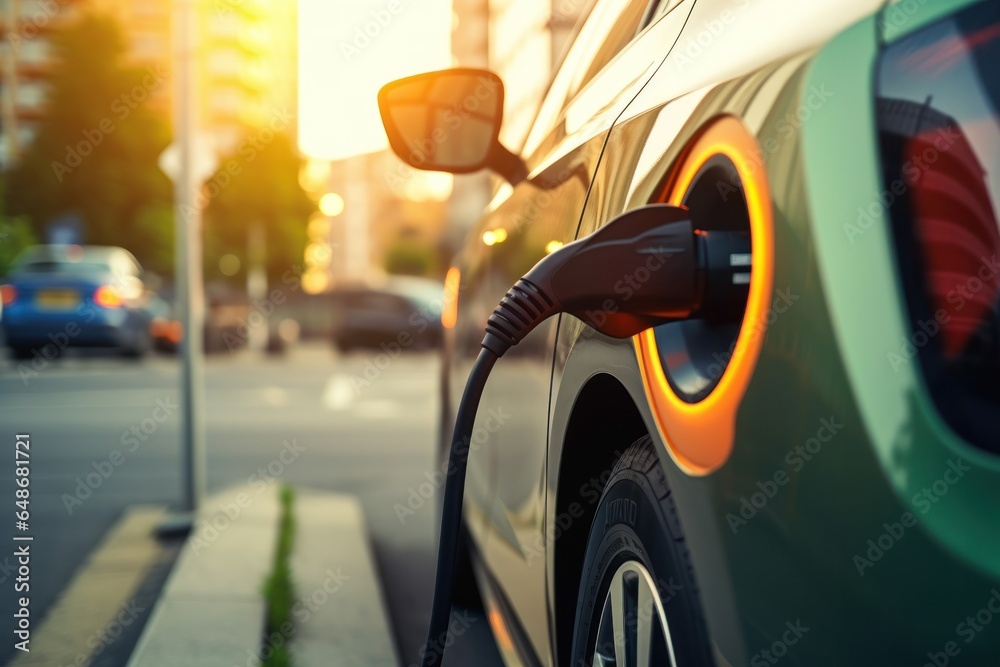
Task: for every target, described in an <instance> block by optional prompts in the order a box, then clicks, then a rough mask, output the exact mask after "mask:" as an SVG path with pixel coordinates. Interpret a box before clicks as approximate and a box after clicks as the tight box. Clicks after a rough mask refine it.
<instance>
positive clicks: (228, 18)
mask: <svg viewBox="0 0 1000 667" xmlns="http://www.w3.org/2000/svg"><path fill="white" fill-rule="evenodd" d="M132 1H134V2H135V1H140V0H132ZM200 9H201V12H200V22H199V23H200V25H199V30H200V31H201V35H200V38H199V40H198V43H199V53H198V57H199V60H200V63H199V67H198V69H199V72H200V73H201V77H202V80H201V93H202V94H201V107H202V109H201V117H202V121H201V123H202V127H203V129H204V130H205V131H207V132H209V133H210V134H212V135H213V138H214V139H215V142H216V147H217V148H218V149H219V150H220V151H228V150H232V149H233V148H234V147H235V146H236V144H237V143H238V141H239V140H240V139H241V138H242V137H243V136H244V135H245V134H246V133H247V132H252V131H253V130H254V129H256V128H263V127H266V126H268V125H269V124H271V121H272V120H274V119H282V120H281V123H282V125H284V120H283V119H284V118H285V117H286V115H290V116H291V118H292V120H293V122H292V125H291V126H290V127H284V126H283V127H282V129H283V130H285V131H288V132H290V133H291V134H292V136H294V131H295V127H294V118H295V117H296V116H297V113H296V102H297V86H298V84H297V72H298V65H297V61H298V56H297V44H296V31H297V20H298V19H297V3H296V2H295V1H294V0H202V1H201V3H200Z"/></svg>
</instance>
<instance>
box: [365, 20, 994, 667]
mask: <svg viewBox="0 0 1000 667" xmlns="http://www.w3.org/2000/svg"><path fill="white" fill-rule="evenodd" d="M998 61H1000V3H996V2H982V1H981V2H970V1H967V0H962V1H960V0H955V1H948V0H919V1H917V2H908V1H907V2H883V0H843V1H839V2H793V1H791V0H762V1H759V2H758V1H755V2H747V1H746V0H656V1H652V2H650V1H648V0H599V1H598V2H597V3H596V5H595V6H594V7H593V9H592V10H591V11H590V13H589V17H588V18H587V19H586V21H585V22H584V23H583V24H582V27H581V28H580V29H579V32H578V35H577V37H576V38H575V40H574V41H573V42H572V45H571V47H570V48H569V50H568V52H567V55H566V56H565V59H564V61H563V62H562V64H561V66H560V67H559V68H558V70H557V72H556V73H555V76H554V78H553V79H552V82H551V84H550V86H549V88H548V89H547V92H546V93H545V95H544V98H543V100H542V102H541V106H540V108H539V110H538V112H537V114H536V115H535V116H534V119H533V120H530V119H524V118H518V119H517V121H518V122H517V123H516V124H515V125H516V126H518V127H523V126H529V127H530V129H529V130H528V132H527V137H526V139H524V140H523V141H520V142H518V143H519V145H518V146H515V147H513V150H512V149H511V148H508V147H505V146H502V145H501V144H500V143H499V142H498V140H497V137H498V135H499V132H500V115H501V111H502V109H503V108H504V104H503V88H502V85H501V84H500V82H499V81H498V79H497V77H496V76H495V75H493V74H491V73H489V72H485V71H477V70H469V69H459V70H446V71H442V72H437V73H428V74H425V75H418V76H417V77H413V78H411V79H404V80H401V81H398V82H394V83H393V84H390V86H387V87H386V88H384V89H383V93H384V99H383V96H382V94H380V104H381V105H382V107H381V112H382V117H383V121H384V122H385V124H386V128H387V130H388V134H389V139H390V144H391V145H392V147H393V149H394V151H395V152H396V153H397V155H399V156H400V158H401V159H403V160H404V161H405V162H407V163H408V164H410V165H411V166H413V167H417V168H426V169H437V170H441V171H449V172H452V173H456V174H457V173H468V172H472V171H476V170H478V169H481V168H488V169H491V170H492V171H494V172H495V173H497V174H498V175H501V176H503V177H504V178H505V179H506V181H507V182H506V183H502V184H500V185H499V187H498V188H497V190H496V192H495V197H494V198H493V200H492V202H491V203H490V205H489V207H488V209H487V211H486V212H485V214H484V215H483V217H482V219H481V220H480V221H479V223H478V224H477V225H476V226H475V227H474V228H473V231H472V233H471V234H470V235H469V237H468V241H467V243H466V244H465V245H464V247H463V248H462V250H461V252H460V253H459V255H458V256H457V258H456V260H455V264H454V268H453V271H454V272H455V275H456V276H459V275H460V285H461V290H460V291H459V290H454V291H453V292H454V293H455V294H460V297H459V298H458V299H457V301H449V303H447V304H446V305H445V312H446V318H445V319H446V321H450V322H453V323H454V328H450V327H449V328H447V329H446V333H445V339H444V347H445V355H444V359H445V364H446V372H445V383H444V386H443V390H442V396H443V402H444V403H445V406H446V410H448V411H451V413H452V414H453V411H454V409H455V407H456V406H457V405H458V402H459V400H460V397H461V392H462V388H463V387H464V385H465V379H466V377H467V376H468V374H469V371H470V368H471V366H472V363H473V360H474V359H475V358H476V356H477V354H478V353H479V351H480V341H481V340H482V337H483V326H484V324H485V322H486V318H487V316H488V315H489V313H490V312H491V311H492V310H493V308H494V307H495V306H496V304H497V303H498V302H499V301H500V299H501V298H502V297H503V296H504V293H505V292H506V291H507V290H508V289H509V288H510V286H511V285H513V284H514V282H515V281H516V280H518V278H520V277H521V276H522V275H523V274H524V272H525V271H526V270H527V269H528V268H529V267H531V266H532V265H533V264H534V263H535V262H536V261H538V260H539V259H541V258H542V257H544V256H545V254H546V252H550V251H552V250H553V249H555V248H558V247H560V246H561V245H562V244H565V243H569V242H571V241H573V240H574V239H575V238H579V237H581V236H585V235H588V234H590V233H591V232H593V231H594V230H596V229H598V228H600V227H601V226H602V225H604V224H605V223H608V222H610V221H611V220H613V219H615V218H616V217H617V216H618V215H620V214H621V213H623V212H625V211H628V210H632V209H635V208H639V207H642V206H645V205H647V204H650V203H656V202H659V203H663V202H665V203H671V204H675V205H682V206H685V207H687V208H688V210H689V212H690V216H691V220H692V222H693V224H694V226H695V228H696V229H699V230H713V229H722V230H749V232H750V235H751V239H752V245H753V259H752V262H753V265H752V272H751V276H750V278H749V289H748V297H747V304H746V308H745V311H744V313H743V316H742V320H741V321H731V322H716V321H709V320H689V321H683V322H676V323H672V324H666V325H663V326H659V327H656V328H653V329H649V330H647V331H646V332H644V333H642V334H640V335H638V336H636V337H635V338H634V339H629V340H616V339H611V338H607V337H604V336H602V335H600V334H598V333H597V332H596V331H595V330H593V329H591V328H589V327H587V326H586V325H584V324H583V323H582V322H580V321H579V320H576V319H574V318H572V317H562V318H553V320H551V321H548V322H547V323H545V324H544V325H542V326H539V327H538V328H537V329H535V330H534V331H533V332H532V333H531V334H530V335H529V336H528V338H527V339H525V341H524V343H522V344H520V345H518V346H517V347H515V348H513V349H511V350H510V352H508V353H507V355H506V356H505V357H504V358H503V359H501V360H500V361H499V363H498V364H497V366H496V369H495V370H494V371H493V373H492V375H491V377H490V379H489V383H488V384H487V386H486V390H485V393H484V394H483V398H482V403H481V406H482V407H481V408H480V412H479V418H478V421H477V428H476V431H475V433H476V438H475V439H474V443H475V446H472V447H470V448H469V451H470V454H469V470H468V478H467V482H466V487H467V491H466V505H465V513H464V526H465V530H466V531H467V535H466V538H467V539H466V541H465V546H464V549H465V551H466V552H467V555H468V556H469V558H470V560H471V563H472V565H473V567H472V572H473V573H474V579H473V580H469V581H464V582H462V583H461V584H459V585H458V590H464V589H466V588H468V587H471V586H478V589H479V591H480V593H481V594H482V599H483V603H484V605H485V607H486V609H487V612H488V613H487V614H486V616H487V618H488V619H489V623H490V625H491V627H492V629H493V633H494V636H495V637H496V640H497V645H498V647H499V648H500V651H501V653H502V654H503V657H504V659H505V662H506V663H507V664H509V665H536V664H544V665H572V666H573V667H577V666H579V665H588V666H589V665H618V666H621V665H630V666H638V667H643V666H645V665H669V666H680V667H691V666H701V665H713V664H714V665H719V666H720V667H722V666H724V665H735V666H739V667H743V666H745V665H751V666H752V667H758V666H760V665H774V664H781V665H809V666H816V665H852V666H855V667H857V666H861V665H873V666H884V665H904V664H911V665H936V666H938V667H940V666H941V665H945V664H948V665H977V666H978V665H994V664H997V656H1000V622H998V619H1000V616H998V613H1000V595H998V594H997V590H998V587H1000V524H998V521H997V507H998V506H1000V445H998V443H1000V422H998V420H997V415H998V414H1000V383H998V382H997V378H998V376H1000V334H998V332H1000V317H998V297H1000V264H998V263H997V262H998V260H997V256H998V255H1000V230H998V227H997V202H1000V180H998V174H1000V111H998V109H1000V68H997V66H996V63H997V62H998ZM410 84H413V85H410ZM517 108H521V109H523V108H525V105H523V104H521V105H520V106H518V107H517ZM526 120H528V121H529V122H528V123H525V122H524V121H526ZM505 136H506V135H505ZM656 279H657V276H656V274H655V271H653V270H652V269H650V268H649V267H647V266H644V265H640V266H638V268H637V269H636V271H635V272H634V273H633V274H629V275H623V276H622V282H621V288H622V289H621V298H622V299H627V298H628V295H629V294H630V293H631V292H630V290H632V289H634V285H635V284H638V283H641V282H644V281H647V280H656ZM451 292H452V290H449V293H451ZM610 301H611V302H610V303H607V304H606V307H607V309H608V310H611V309H613V308H615V307H616V302H615V301H614V300H610ZM525 343H527V344H525ZM452 414H449V415H448V419H446V422H445V423H446V424H450V419H451V416H452ZM447 445H448V438H444V439H443V441H442V444H441V450H442V452H445V451H446V450H447ZM445 465H446V464H444V463H442V466H445ZM441 470H442V471H444V470H445V468H444V467H442V469H441ZM437 474H440V473H438V472H435V475H437ZM428 478H430V477H429V476H428ZM404 509H405V508H404ZM991 620H992V625H989V622H990V621H991Z"/></svg>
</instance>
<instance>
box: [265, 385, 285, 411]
mask: <svg viewBox="0 0 1000 667" xmlns="http://www.w3.org/2000/svg"><path fill="white" fill-rule="evenodd" d="M263 393H264V402H265V403H267V404H268V405H273V406H274V407H278V408H280V407H282V406H284V405H288V392H287V391H285V389H284V388H283V387H264V389H263Z"/></svg>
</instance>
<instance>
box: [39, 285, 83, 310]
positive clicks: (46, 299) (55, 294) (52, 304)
mask: <svg viewBox="0 0 1000 667" xmlns="http://www.w3.org/2000/svg"><path fill="white" fill-rule="evenodd" d="M78 303H80V295H79V293H78V292H76V291H75V290H71V289H47V290H40V291H39V292H38V294H36V295H35V304H36V305H37V306H38V307H39V308H43V309H45V310H70V309H72V308H76V306H77V304H78Z"/></svg>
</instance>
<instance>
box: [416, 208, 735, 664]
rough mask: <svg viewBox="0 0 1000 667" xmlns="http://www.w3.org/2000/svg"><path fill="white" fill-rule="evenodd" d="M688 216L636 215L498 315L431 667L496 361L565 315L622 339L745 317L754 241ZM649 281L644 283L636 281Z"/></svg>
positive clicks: (435, 618) (460, 492) (442, 557)
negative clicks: (684, 322)
mask: <svg viewBox="0 0 1000 667" xmlns="http://www.w3.org/2000/svg"><path fill="white" fill-rule="evenodd" d="M688 218H689V216H688V212H687V210H686V209H683V208H679V207H676V206H670V205H667V204H652V205H650V206H646V207H643V208H639V209H635V210H633V211H629V212H628V213H625V214H623V215H621V216H619V217H618V218H616V219H615V220H613V221H611V222H609V223H608V224H607V225H605V226H604V227H602V228H601V229H599V230H597V231H596V232H594V233H593V234H591V235H589V236H587V237H585V238H582V239H580V240H578V241H574V242H573V243H568V244H566V245H565V246H563V247H562V248H560V249H559V250H557V251H555V252H553V253H552V254H550V255H548V256H546V257H545V258H543V259H542V260H541V261H539V262H538V263H537V264H536V265H535V266H534V267H532V269H531V270H530V271H528V273H526V274H525V275H524V277H522V278H521V279H520V280H518V281H517V283H515V284H514V286H513V287H511V289H510V291H508V292H507V294H506V295H504V297H503V299H502V300H501V301H500V305H498V306H497V307H496V309H495V310H494V311H493V313H492V314H491V315H490V317H489V320H488V321H487V324H486V336H485V337H484V338H483V342H482V348H483V349H482V350H481V351H480V353H479V356H478V357H477V358H476V362H475V364H474V365H473V367H472V371H471V373H470V374H469V379H468V381H467V383H466V385H465V392H464V393H463V394H462V401H461V403H460V404H459V407H458V414H457V415H456V418H455V430H454V433H453V435H452V442H451V449H450V452H449V455H448V456H449V459H448V469H447V470H448V476H447V480H446V482H445V487H444V503H443V507H442V516H441V535H440V541H439V544H438V561H437V574H436V583H435V589H434V603H433V606H432V607H431V620H430V627H429V629H428V632H427V643H426V645H425V646H424V653H423V656H422V658H421V660H422V665H423V667H431V665H434V664H436V663H437V662H438V661H439V660H443V657H444V649H445V645H446V644H447V643H448V625H449V620H450V617H451V598H452V588H453V585H454V582H453V574H454V569H455V562H456V559H457V555H458V540H459V533H460V528H461V522H462V502H463V497H464V495H465V474H466V469H467V466H468V462H469V445H470V443H471V440H472V431H473V428H474V426H475V421H476V413H477V411H478V409H479V402H480V400H481V399H482V396H483V390H484V389H485V387H486V380H487V379H488V378H489V375H490V372H491V371H492V370H493V366H494V365H495V364H496V362H497V360H498V359H499V358H500V357H501V356H503V354H504V353H505V352H506V351H507V350H509V349H510V348H511V347H512V346H514V345H516V344H517V343H519V342H520V341H521V340H523V339H524V337H525V336H527V335H528V334H529V333H530V332H531V331H532V330H533V329H534V328H535V327H537V326H538V325H539V324H541V323H542V322H543V321H545V320H546V319H548V318H549V317H551V316H553V315H557V314H559V313H569V314H571V315H574V316H575V317H577V318H579V319H581V320H583V321H584V322H586V323H587V324H589V325H590V326H592V327H594V328H595V329H597V330H598V331H600V332H601V333H604V334H606V335H609V336H614V337H616V338H627V337H629V336H634V335H635V334H638V333H640V332H642V331H644V330H646V329H648V328H650V327H653V326H656V325H658V324H663V323H665V322H671V321H676V320H681V319H686V318H689V317H693V316H699V317H700V316H703V315H705V314H706V313H709V312H710V313H711V315H712V317H713V318H721V319H726V318H733V317H740V316H742V313H743V307H744V306H745V304H746V296H747V290H748V285H749V273H750V257H751V255H750V235H749V234H748V233H746V232H727V231H723V232H718V231H710V232H706V231H701V230H699V231H697V232H696V231H695V230H694V229H693V227H692V225H691V222H690V220H689V219H688ZM642 276H645V277H646V279H645V280H642V281H638V280H636V278H638V277H642ZM630 278H631V280H629V279H630ZM703 304H707V305H711V308H709V307H705V308H703V307H702V305H703Z"/></svg>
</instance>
